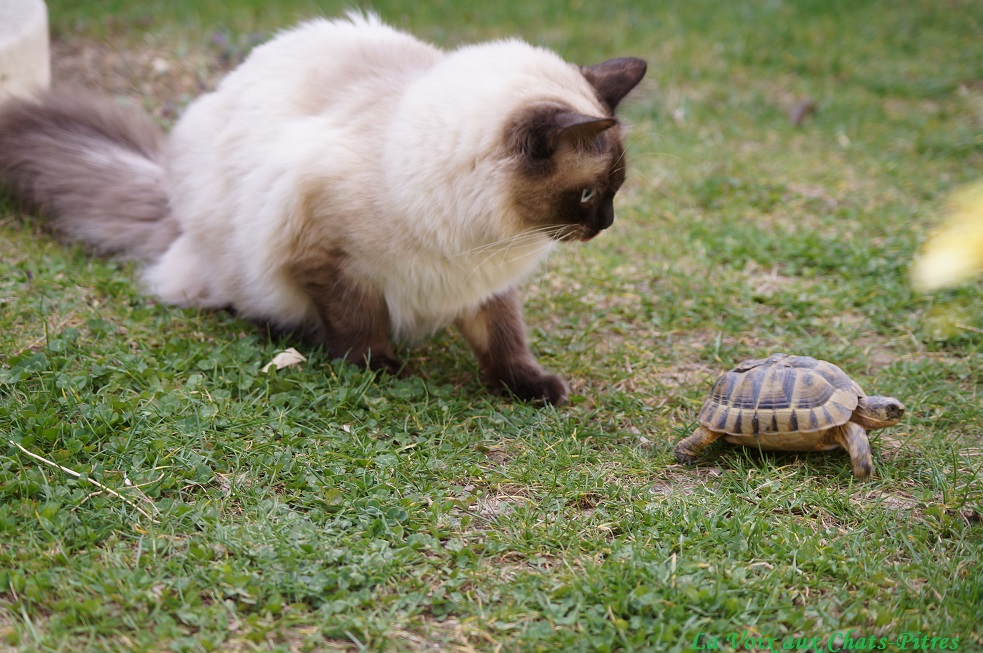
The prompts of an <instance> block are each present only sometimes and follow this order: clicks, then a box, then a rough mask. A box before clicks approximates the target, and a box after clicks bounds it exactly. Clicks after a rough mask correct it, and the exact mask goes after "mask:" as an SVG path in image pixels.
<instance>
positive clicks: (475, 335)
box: [455, 290, 570, 406]
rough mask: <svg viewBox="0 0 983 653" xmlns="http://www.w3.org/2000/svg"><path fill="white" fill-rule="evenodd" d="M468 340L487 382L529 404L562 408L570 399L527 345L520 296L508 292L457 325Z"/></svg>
mask: <svg viewBox="0 0 983 653" xmlns="http://www.w3.org/2000/svg"><path fill="white" fill-rule="evenodd" d="M455 324H456V325H457V328H458V329H460V331H461V333H462V334H463V335H464V337H465V339H467V341H468V343H469V344H470V345H471V348H472V349H473V350H474V353H475V356H477V358H478V364H479V365H480V366H481V370H482V372H483V373H484V375H485V379H486V381H487V382H488V383H489V384H490V385H491V387H492V388H495V389H502V388H503V386H504V388H506V389H508V390H509V391H511V392H512V394H514V395H515V396H516V397H519V398H520V399H524V400H526V401H544V402H546V403H549V404H553V405H556V406H559V405H561V404H563V403H565V402H566V401H567V399H568V397H569V395H570V390H569V389H568V388H567V384H566V383H565V382H564V381H563V379H561V378H560V377H558V376H556V375H554V374H549V373H547V372H545V371H543V368H541V367H540V366H539V363H537V362H536V359H535V358H533V355H532V353H531V352H530V351H529V347H528V345H527V344H526V327H525V323H524V322H523V321H522V308H521V306H520V305H519V299H518V295H517V294H516V292H515V291H514V290H509V291H507V292H505V293H503V294H501V295H497V296H495V297H493V298H491V299H489V300H488V301H487V302H485V303H484V304H482V305H481V307H480V308H478V310H477V311H476V312H475V313H474V314H472V315H466V316H463V317H460V318H458V319H457V320H456V321H455Z"/></svg>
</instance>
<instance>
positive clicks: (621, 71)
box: [580, 57, 648, 112]
mask: <svg viewBox="0 0 983 653" xmlns="http://www.w3.org/2000/svg"><path fill="white" fill-rule="evenodd" d="M647 68H648V64H646V63H645V61H643V60H642V59H637V58H635V57H622V58H620V59H611V60H610V61H605V62H604V63H599V64H597V65H596V66H581V68H580V72H581V73H582V74H583V75H584V77H586V78H587V81H588V82H590V84H591V86H593V87H594V89H595V90H596V91H597V94H598V96H600V98H601V99H602V100H603V101H604V103H605V104H606V105H608V108H609V109H611V111H612V112H613V111H614V109H615V107H617V106H618V103H619V102H621V101H622V100H623V99H624V98H625V96H626V95H628V93H629V92H631V90H632V89H633V88H635V87H636V86H638V83H639V82H640V81H642V77H644V76H645V70H646V69H647Z"/></svg>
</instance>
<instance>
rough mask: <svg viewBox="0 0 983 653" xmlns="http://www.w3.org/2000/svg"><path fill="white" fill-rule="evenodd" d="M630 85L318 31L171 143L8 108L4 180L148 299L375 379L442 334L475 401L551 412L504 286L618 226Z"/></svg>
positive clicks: (334, 23)
mask: <svg viewBox="0 0 983 653" xmlns="http://www.w3.org/2000/svg"><path fill="white" fill-rule="evenodd" d="M645 71H646V63H645V62H644V61H643V60H641V59H637V58H620V59H613V60H610V61H607V62H604V63H601V64H598V65H594V66H588V67H579V66H576V65H573V64H569V63H567V62H565V61H564V60H563V59H561V58H560V57H559V56H558V55H556V54H554V53H553V52H551V51H548V50H545V49H542V48H539V47H534V46H531V45H529V44H527V43H525V42H523V41H520V40H500V41H493V42H487V43H480V44H475V45H466V46H463V47H460V48H458V49H455V50H451V51H442V50H440V49H438V48H437V47H435V46H433V45H430V44H428V43H425V42H423V41H420V40H418V39H416V38H415V37H413V36H411V35H409V34H407V33H404V32H401V31H398V30H396V29H394V28H392V27H390V26H388V25H386V24H384V23H383V22H382V21H381V20H380V19H379V18H378V17H377V16H375V15H373V14H359V13H350V14H348V15H347V16H346V17H345V18H341V19H336V20H328V19H323V18H322V19H314V20H310V21H308V22H304V23H301V24H300V25H298V26H296V27H294V28H293V29H291V30H288V31H284V32H281V33H279V34H278V35H277V36H275V37H274V38H273V39H272V40H270V41H269V42H267V43H265V44H263V45H261V46H259V47H257V48H256V49H255V50H253V51H252V52H251V53H250V55H249V56H248V57H247V59H246V60H245V61H244V62H243V63H242V64H241V65H240V66H239V67H238V68H237V69H235V70H233V71H232V72H230V73H229V74H228V75H227V76H226V77H225V78H224V79H223V80H222V81H221V82H220V83H219V85H218V87H217V88H216V90H215V91H213V92H211V93H207V94H205V95H203V96H202V97H200V98H198V99H197V100H195V101H194V102H192V103H191V104H190V105H189V106H188V108H187V110H186V111H185V112H184V114H183V115H182V116H181V118H180V119H179V120H178V121H177V123H176V124H175V126H174V128H173V130H172V131H171V133H170V135H169V136H165V135H164V133H163V132H162V131H161V130H160V129H159V128H158V127H157V126H156V125H155V123H154V122H153V121H152V120H151V119H150V117H149V116H147V115H145V114H144V113H143V112H141V111H140V110H138V109H136V108H134V107H128V106H125V105H122V104H120V103H117V102H115V101H112V100H110V99H106V98H98V97H90V96H88V95H86V94H84V93H81V92H78V91H72V92H66V91H59V90H52V91H48V92H46V93H45V94H42V95H40V96H39V97H36V98H30V99H26V100H15V101H9V102H8V103H6V104H5V105H3V106H2V107H0V184H2V185H3V186H4V187H6V188H7V189H8V190H10V191H11V192H12V193H13V194H14V195H15V196H16V197H18V198H20V199H21V200H22V201H24V202H25V203H26V204H27V205H28V206H30V207H33V208H35V209H37V210H38V211H39V212H40V213H43V214H46V215H48V216H49V217H50V219H51V224H52V226H53V227H54V229H55V230H56V231H59V232H61V233H63V234H64V235H67V236H68V237H70V238H74V239H76V240H79V241H82V242H84V243H87V244H88V245H90V246H91V247H93V248H95V249H96V250H97V251H99V252H100V253H104V254H119V255H123V256H127V257H132V258H137V259H141V260H143V261H144V262H145V267H144V268H143V271H142V283H143V285H144V286H145V288H146V290H147V291H148V292H150V293H152V294H153V295H154V296H156V297H158V298H159V299H160V300H162V301H164V302H167V303H171V304H176V305H180V306H196V307H203V308H231V309H232V310H234V311H235V312H236V313H237V314H238V315H241V316H243V317H245V318H248V319H251V320H256V321H261V322H265V323H268V324H270V325H272V326H275V327H280V328H282V329H286V330H292V331H304V330H307V331H313V332H314V333H316V334H317V337H318V339H319V341H320V342H321V343H323V344H324V346H325V347H326V349H327V350H328V351H329V353H330V354H331V355H333V356H335V357H339V358H344V359H346V360H348V361H352V362H355V363H359V364H363V365H368V366H370V367H371V368H374V369H383V370H389V371H392V372H398V371H399V370H400V369H401V366H402V363H401V362H400V360H399V359H398V358H397V357H396V355H395V353H394V351H393V347H392V344H391V343H392V342H398V341H405V340H408V341H412V340H414V339H417V338H420V337H422V336H425V335H428V334H430V333H432V332H434V331H435V330H437V329H439V328H442V327H444V326H448V325H450V324H454V325H456V327H457V328H458V329H459V330H460V332H461V333H462V334H463V336H464V338H465V340H466V341H467V342H468V343H469V344H470V346H471V348H472V349H473V351H474V353H475V355H476V357H477V360H478V362H479V365H480V368H481V370H482V373H483V375H484V377H485V380H486V382H487V383H488V384H489V386H490V387H491V388H492V389H495V390H499V391H508V392H510V393H512V394H513V395H515V396H516V397H518V398H520V399H523V400H531V401H538V402H544V403H549V404H555V405H559V404H562V403H564V402H565V401H566V400H567V398H568V394H569V388H568V386H567V384H566V382H565V381H564V380H563V379H561V378H560V377H559V376H556V375H554V374H551V373H548V372H546V371H545V370H543V369H542V368H541V367H540V365H539V364H538V363H537V361H536V359H535V358H534V357H533V355H532V353H531V352H530V351H529V348H528V345H527V343H526V336H525V324H524V322H523V317H522V308H521V305H520V301H519V296H518V292H517V289H516V288H517V285H518V284H519V282H521V281H522V280H523V279H524V278H526V277H527V276H528V275H529V274H530V273H531V272H532V271H533V270H534V269H535V268H536V267H537V264H538V263H539V262H540V261H541V260H542V259H543V258H544V257H545V256H546V255H547V254H548V253H549V252H550V251H551V249H552V248H553V247H554V246H555V244H556V243H558V242H562V241H574V240H580V241H587V240H590V239H592V238H593V237H595V236H597V235H598V233H600V232H601V231H602V230H603V229H606V228H608V227H609V226H611V223H612V221H613V219H614V209H613V204H612V200H613V198H614V195H615V193H616V192H617V191H618V188H619V187H620V186H621V185H622V183H623V181H624V179H625V165H626V164H625V150H624V145H623V134H622V126H621V124H620V123H619V121H618V120H617V119H616V118H615V117H614V111H615V108H616V107H617V106H618V104H619V103H620V102H621V100H622V99H623V98H624V97H625V96H626V95H627V94H628V93H629V92H630V91H631V90H632V89H633V88H635V86H636V85H637V84H638V83H639V82H640V81H641V79H642V77H643V76H644V74H645Z"/></svg>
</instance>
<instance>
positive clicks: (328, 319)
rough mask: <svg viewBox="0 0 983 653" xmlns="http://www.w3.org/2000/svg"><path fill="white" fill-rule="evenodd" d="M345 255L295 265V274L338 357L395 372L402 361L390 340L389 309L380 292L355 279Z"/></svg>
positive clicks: (323, 334)
mask: <svg viewBox="0 0 983 653" xmlns="http://www.w3.org/2000/svg"><path fill="white" fill-rule="evenodd" d="M343 260H344V259H343V258H339V259H334V260H330V261H320V262H319V263H318V264H317V265H316V266H295V267H294V269H293V270H291V274H292V275H293V278H294V279H295V280H296V281H297V283H299V284H300V285H301V287H302V288H303V289H304V291H305V292H306V293H307V295H308V296H309V297H310V298H311V301H312V302H314V306H315V307H316V309H317V314H318V316H319V317H320V318H321V326H322V332H321V334H320V335H321V339H322V341H323V342H324V345H325V347H327V349H328V352H329V353H330V354H331V355H332V356H334V357H335V358H344V359H345V360H347V361H348V362H350V363H355V364H356V365H367V366H368V367H370V368H371V369H374V370H385V371H388V372H391V373H393V374H396V373H398V372H399V371H400V369H401V368H402V365H403V364H402V362H401V361H400V360H399V359H398V358H397V357H396V355H395V354H394V353H393V351H392V347H391V345H390V344H389V311H388V309H387V308H386V302H385V300H384V299H383V297H382V296H381V295H379V294H376V293H373V292H371V291H369V290H367V289H365V288H362V287H361V286H359V285H358V284H356V283H354V282H353V281H352V280H351V279H350V278H349V277H348V276H347V275H346V274H345V271H344V267H343V265H342V262H343Z"/></svg>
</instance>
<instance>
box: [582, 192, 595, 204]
mask: <svg viewBox="0 0 983 653" xmlns="http://www.w3.org/2000/svg"><path fill="white" fill-rule="evenodd" d="M592 199H594V189H593V188H585V189H584V190H582V191H580V203H581V204H586V203H587V202H589V201H591V200H592Z"/></svg>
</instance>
